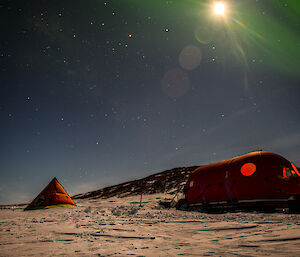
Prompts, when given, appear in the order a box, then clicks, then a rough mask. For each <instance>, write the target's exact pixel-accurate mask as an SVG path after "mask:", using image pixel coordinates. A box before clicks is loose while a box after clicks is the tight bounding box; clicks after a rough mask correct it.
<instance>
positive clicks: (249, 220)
mask: <svg viewBox="0 0 300 257" xmlns="http://www.w3.org/2000/svg"><path fill="white" fill-rule="evenodd" d="M173 197H174V196H173V195H170V194H152V195H143V198H142V207H141V206H140V196H138V195H136V196H129V197H124V198H118V197H111V198H108V199H81V200H77V201H76V203H77V204H78V207H74V208H51V209H47V210H36V211H23V210H22V209H21V208H20V207H19V206H15V207H10V208H8V209H2V210H0V256H236V255H238V256H300V244H299V242H300V215H295V214H294V215H292V214H283V213H272V214H264V213H241V212H240V213H225V214H206V213H200V212H187V211H179V210H176V209H174V208H171V209H164V208H162V207H160V206H159V205H158V202H159V201H160V200H162V201H163V200H166V199H172V198H173Z"/></svg>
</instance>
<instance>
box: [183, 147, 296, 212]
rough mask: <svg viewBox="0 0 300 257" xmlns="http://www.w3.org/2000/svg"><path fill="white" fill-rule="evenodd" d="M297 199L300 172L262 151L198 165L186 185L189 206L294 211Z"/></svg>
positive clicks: (278, 156) (286, 161)
mask: <svg viewBox="0 0 300 257" xmlns="http://www.w3.org/2000/svg"><path fill="white" fill-rule="evenodd" d="M299 196H300V173H299V171H298V169H297V168H296V167H295V165H293V164H292V163H291V162H289V161H288V160H286V159H285V158H283V157H281V156H280V155H278V154H274V153H271V152H265V151H257V152H252V153H248V154H245V155H242V156H238V157H235V158H232V159H229V160H225V161H221V162H218V163H213V164H209V165H205V166H201V167H199V168H197V169H196V170H194V171H193V172H192V173H191V174H190V176H189V179H188V181H187V183H186V186H185V198H186V203H187V205H188V206H195V205H200V206H202V207H208V206H209V207H213V206H215V207H220V206H222V207H224V208H233V207H272V208H275V207H291V206H293V208H294V207H297V206H298V202H299V201H298V199H300V198H299ZM295 204H297V206H295Z"/></svg>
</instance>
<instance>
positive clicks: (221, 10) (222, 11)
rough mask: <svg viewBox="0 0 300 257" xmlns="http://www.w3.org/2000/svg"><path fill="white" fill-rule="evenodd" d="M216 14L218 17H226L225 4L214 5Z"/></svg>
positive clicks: (217, 3)
mask: <svg viewBox="0 0 300 257" xmlns="http://www.w3.org/2000/svg"><path fill="white" fill-rule="evenodd" d="M214 12H215V14H217V15H224V14H225V4H224V3H223V2H216V3H214Z"/></svg>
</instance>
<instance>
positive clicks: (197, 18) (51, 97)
mask: <svg viewBox="0 0 300 257" xmlns="http://www.w3.org/2000/svg"><path fill="white" fill-rule="evenodd" d="M223 2H224V3H225V7H226V8H225V13H224V15H217V14H215V13H214V12H213V8H212V6H213V4H214V1H209V0H206V1H204V0H197V1H196V0H186V1H181V0H178V1H177V0H173V1H171V0H168V1H165V0H160V1H158V0H153V1H141V0H123V1H119V0H111V1H101V0H87V1H66V0H65V1H54V0H53V1H45V0H40V1H31V0H26V1H25V0H24V1H21V0H17V1H13V0H11V1H3V2H1V4H0V17H1V20H2V22H1V24H0V27H1V39H0V124H1V126H0V142H1V144H0V175H1V179H0V204H6V203H20V202H26V201H27V202H29V201H30V200H32V199H33V198H34V197H35V196H36V195H37V194H38V193H39V192H40V191H41V190H42V189H43V188H44V186H46V185H47V183H48V182H49V181H50V180H51V179H52V178H53V177H54V176H56V177H57V178H58V179H59V181H60V182H61V183H62V184H63V186H64V187H65V188H66V189H67V191H68V192H69V193H70V194H71V195H73V194H76V193H82V192H86V191H89V190H93V189H98V188H100V187H103V186H108V185H113V184H116V183H120V182H124V181H127V180H129V179H135V178H142V177H144V176H147V175H150V174H152V173H155V172H159V171H163V170H165V169H170V168H174V167H180V166H192V165H201V164H207V163H210V162H216V161H220V160H223V159H227V158H231V157H234V156H237V155H241V154H244V153H247V152H250V151H253V150H259V149H263V150H268V151H272V152H275V153H278V154H281V155H283V156H284V157H286V158H287V159H288V160H290V161H292V162H294V163H295V164H296V165H297V166H298V167H299V166H300V115H299V114H300V71H299V67H300V44H299V42H300V33H299V30H300V28H299V26H300V23H299V22H300V21H299V17H300V2H299V1H297V0H290V1H284V0H256V1H255V0H243V1H233V0H232V1H223Z"/></svg>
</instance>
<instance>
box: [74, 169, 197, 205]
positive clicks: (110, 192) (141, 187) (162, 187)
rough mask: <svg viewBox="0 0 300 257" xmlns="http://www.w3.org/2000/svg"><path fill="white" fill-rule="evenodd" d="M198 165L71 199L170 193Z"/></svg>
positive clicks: (176, 188)
mask: <svg viewBox="0 0 300 257" xmlns="http://www.w3.org/2000/svg"><path fill="white" fill-rule="evenodd" d="M197 167H198V166H192V167H181V168H174V169H171V170H166V171H163V172H159V173H156V174H153V175H150V176H148V177H145V178H142V179H137V180H133V181H129V182H125V183H122V184H119V185H114V186H110V187H105V188H102V189H99V190H95V191H91V192H87V193H83V194H78V195H74V196H73V197H72V199H85V198H109V197H113V196H119V197H125V196H131V195H139V194H155V193H164V192H166V193H172V192H176V191H177V190H179V189H180V187H182V186H183V185H184V184H185V182H186V180H187V177H188V175H189V173H190V172H191V171H193V170H194V169H196V168H197Z"/></svg>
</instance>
